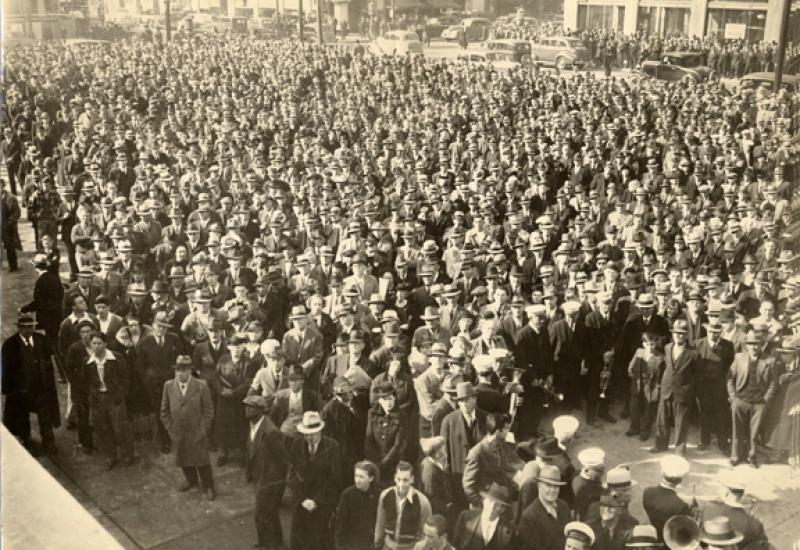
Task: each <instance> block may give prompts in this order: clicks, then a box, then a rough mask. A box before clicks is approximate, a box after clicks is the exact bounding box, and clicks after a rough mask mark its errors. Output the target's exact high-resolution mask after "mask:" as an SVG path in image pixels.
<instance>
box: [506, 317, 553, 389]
mask: <svg viewBox="0 0 800 550" xmlns="http://www.w3.org/2000/svg"><path fill="white" fill-rule="evenodd" d="M514 359H515V361H516V367H517V368H520V369H523V370H525V372H526V373H527V374H526V375H525V376H523V378H522V382H523V384H525V385H527V384H530V382H532V381H533V380H535V379H541V378H546V377H548V376H550V375H551V374H553V350H552V348H551V347H550V335H549V334H548V333H547V328H546V327H545V328H542V330H541V332H539V333H538V334H537V333H536V331H535V330H533V328H531V326H530V325H526V326H525V327H523V328H522V330H520V331H519V333H518V335H517V352H516V354H515V355H514Z"/></svg>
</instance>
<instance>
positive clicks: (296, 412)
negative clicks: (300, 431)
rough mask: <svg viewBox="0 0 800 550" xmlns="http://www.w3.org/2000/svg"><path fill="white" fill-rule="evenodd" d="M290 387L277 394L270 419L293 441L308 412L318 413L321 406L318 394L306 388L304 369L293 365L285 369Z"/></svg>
mask: <svg viewBox="0 0 800 550" xmlns="http://www.w3.org/2000/svg"><path fill="white" fill-rule="evenodd" d="M284 376H285V377H286V380H287V381H288V387H287V388H284V389H280V390H278V391H277V392H275V394H274V395H275V401H274V402H273V403H272V409H271V410H270V418H272V421H273V422H274V423H275V425H276V426H277V427H278V429H279V430H280V431H281V433H282V434H283V435H284V436H286V437H287V439H292V438H295V437H296V436H297V426H298V425H299V424H300V422H301V421H302V420H303V414H304V413H306V412H308V411H318V410H319V409H320V406H321V402H320V399H319V395H318V394H317V392H315V391H313V390H312V389H310V388H308V387H306V377H305V373H304V372H303V369H302V367H300V366H298V365H292V366H291V367H289V368H288V369H284Z"/></svg>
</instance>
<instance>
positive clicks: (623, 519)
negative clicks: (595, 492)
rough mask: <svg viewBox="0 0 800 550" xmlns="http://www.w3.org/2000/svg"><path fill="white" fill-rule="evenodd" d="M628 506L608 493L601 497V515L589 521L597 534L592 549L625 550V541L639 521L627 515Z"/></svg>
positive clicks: (617, 497)
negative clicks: (626, 508)
mask: <svg viewBox="0 0 800 550" xmlns="http://www.w3.org/2000/svg"><path fill="white" fill-rule="evenodd" d="M626 506H627V504H626V503H625V501H623V500H622V499H621V498H620V497H619V496H617V495H614V494H612V493H611V492H607V493H605V494H603V495H601V496H600V501H599V511H600V515H599V516H598V517H595V518H593V519H591V520H588V521H587V524H588V525H589V527H591V528H592V531H593V532H594V534H595V537H596V540H595V542H594V546H592V549H593V550H594V549H597V550H623V549H624V548H625V541H626V540H627V539H628V537H629V536H630V531H631V529H633V527H634V526H635V525H637V523H638V522H637V521H636V520H635V519H633V518H632V517H631V516H630V515H627V514H625V507H626Z"/></svg>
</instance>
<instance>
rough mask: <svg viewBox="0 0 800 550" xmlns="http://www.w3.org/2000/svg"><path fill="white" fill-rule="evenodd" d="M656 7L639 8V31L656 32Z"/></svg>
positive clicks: (645, 32)
mask: <svg viewBox="0 0 800 550" xmlns="http://www.w3.org/2000/svg"><path fill="white" fill-rule="evenodd" d="M657 16H658V8H652V7H650V8H639V18H638V21H639V31H641V32H643V33H644V34H648V35H649V34H656V33H658V20H657Z"/></svg>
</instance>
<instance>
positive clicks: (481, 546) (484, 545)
mask: <svg viewBox="0 0 800 550" xmlns="http://www.w3.org/2000/svg"><path fill="white" fill-rule="evenodd" d="M480 496H481V506H480V507H477V508H474V509H471V510H464V511H463V512H461V515H460V516H459V517H458V522H457V523H456V528H455V530H454V531H453V532H454V537H453V545H454V546H455V547H456V548H458V549H459V550H500V549H505V548H508V549H509V550H516V549H519V548H522V546H521V544H520V543H521V542H522V541H521V538H520V536H519V535H518V533H517V529H516V527H515V526H514V524H513V523H511V522H510V521H509V520H508V519H506V515H507V511H508V510H509V508H510V507H511V505H512V500H513V499H512V491H511V489H509V487H508V486H506V485H501V484H498V483H492V484H491V485H490V486H489V487H488V488H487V489H486V490H485V491H482V492H481V494H480Z"/></svg>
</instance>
